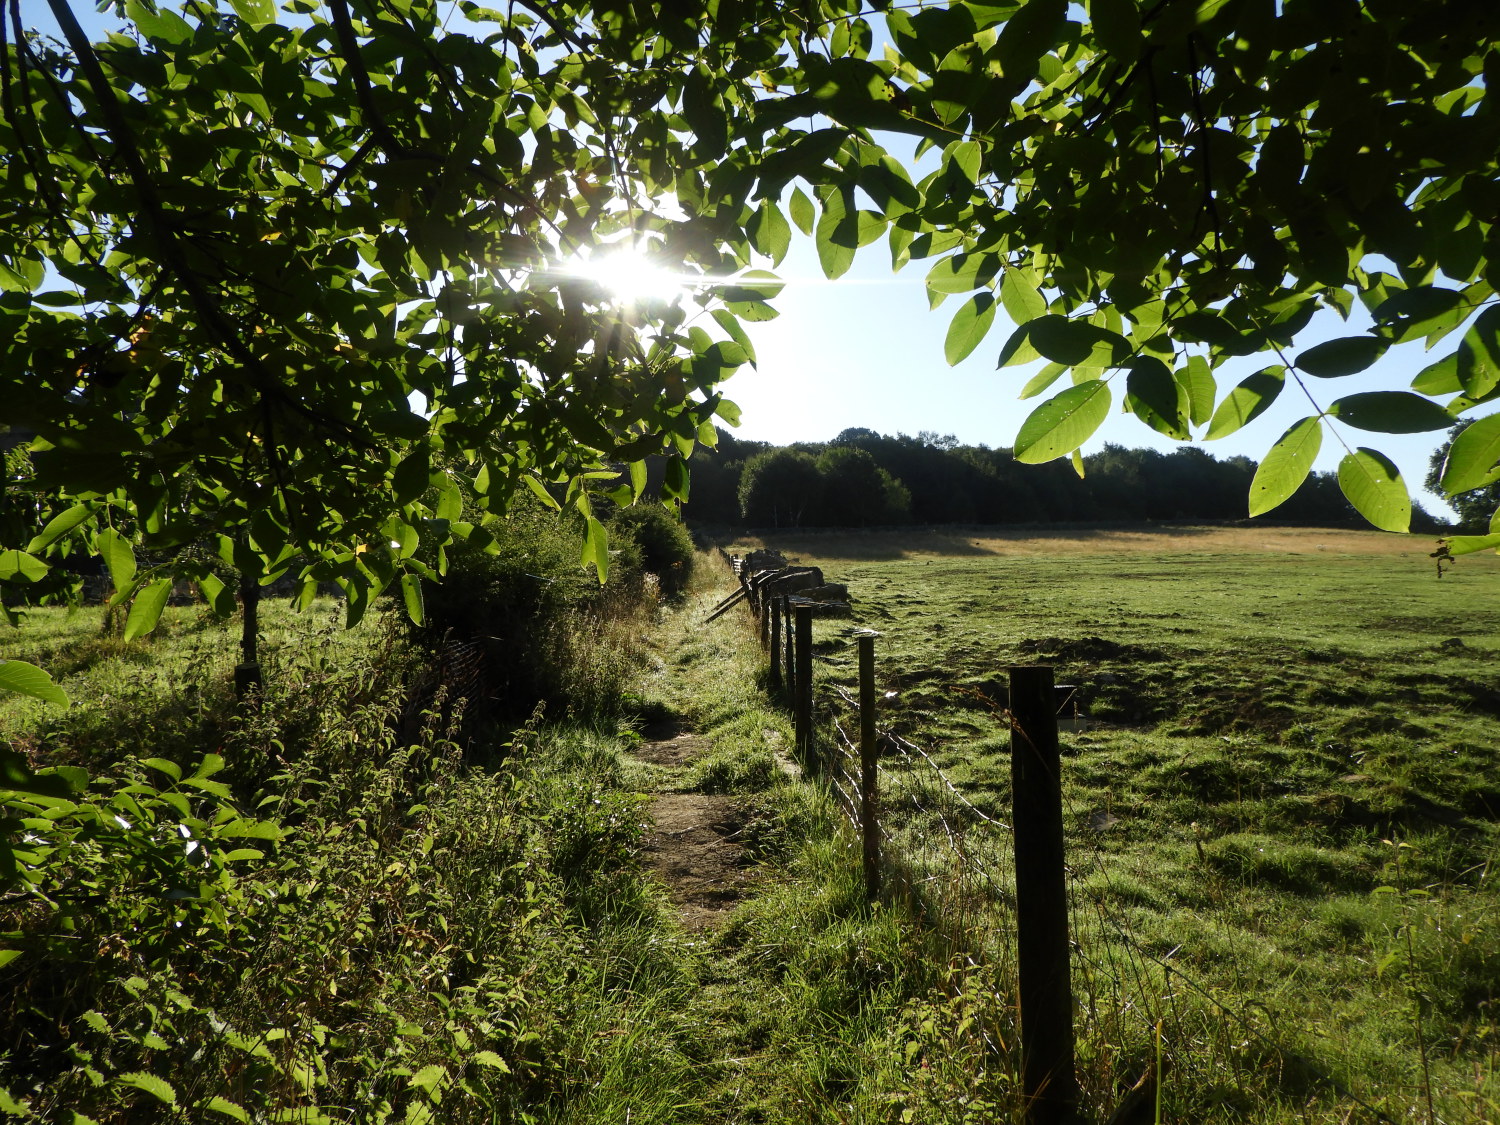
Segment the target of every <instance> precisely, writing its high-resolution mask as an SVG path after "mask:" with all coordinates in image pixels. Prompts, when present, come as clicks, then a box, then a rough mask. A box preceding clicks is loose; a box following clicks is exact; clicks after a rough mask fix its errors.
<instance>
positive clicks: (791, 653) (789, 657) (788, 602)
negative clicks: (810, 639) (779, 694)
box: [781, 597, 797, 698]
mask: <svg viewBox="0 0 1500 1125" xmlns="http://www.w3.org/2000/svg"><path fill="white" fill-rule="evenodd" d="M781 637H782V641H783V642H784V643H785V645H786V692H787V697H788V698H790V697H791V696H792V695H793V694H794V693H795V692H796V689H797V663H796V656H797V654H796V647H797V646H796V645H795V644H794V643H793V640H792V599H791V598H790V597H783V598H782V599H781Z"/></svg>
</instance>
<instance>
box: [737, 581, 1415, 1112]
mask: <svg viewBox="0 0 1500 1125" xmlns="http://www.w3.org/2000/svg"><path fill="white" fill-rule="evenodd" d="M726 558H729V557H728V556H726ZM778 560H779V556H777V557H773V558H772V559H770V560H760V563H761V565H762V566H764V565H766V563H767V562H768V561H769V562H770V563H775V562H777V561H778ZM729 561H730V564H731V566H733V567H734V570H735V573H736V575H737V577H738V578H739V579H740V585H741V588H740V591H739V592H737V594H736V595H733V596H732V598H731V600H732V601H733V602H735V603H737V602H739V601H744V602H745V603H746V604H747V605H748V606H749V608H750V610H751V612H752V614H753V615H754V618H755V622H756V627H757V630H758V632H759V635H760V638H761V642H762V644H763V646H765V647H766V649H767V655H768V660H769V664H770V668H771V671H772V675H771V682H772V686H773V688H774V689H778V690H780V691H781V693H782V695H783V697H784V698H785V699H786V700H787V701H788V702H789V703H790V705H791V709H792V712H793V716H794V721H795V723H796V725H797V728H798V729H797V745H798V748H799V751H800V752H801V755H802V758H803V768H804V771H805V773H806V775H807V776H808V777H809V778H810V779H815V780H817V781H818V782H820V783H823V784H825V785H826V786H827V789H828V792H829V794H830V796H831V797H832V798H833V800H834V803H835V804H836V805H837V807H838V808H839V810H840V811H841V812H842V814H843V816H844V817H845V818H846V819H847V821H848V823H849V825H850V827H851V829H852V830H853V831H854V832H855V833H856V834H858V835H860V836H862V837H863V838H864V839H865V855H866V861H867V863H868V862H869V857H870V856H871V855H872V854H873V855H874V856H875V857H876V862H877V863H878V865H879V879H878V882H879V883H880V884H883V888H884V889H883V893H886V894H900V895H903V896H906V897H907V898H908V899H909V900H910V901H911V902H912V903H913V904H914V905H916V906H917V907H918V908H919V909H921V910H922V912H923V913H924V914H925V915H927V916H928V917H929V919H931V920H932V921H934V922H935V923H936V926H937V928H938V929H939V930H941V931H943V932H945V933H946V934H947V935H948V936H949V937H950V939H951V940H952V942H953V943H954V946H955V947H965V948H967V949H969V950H971V951H972V952H973V953H975V954H977V955H979V956H981V957H983V958H985V959H987V960H990V961H992V962H995V963H999V964H1002V965H1010V964H1011V963H1013V962H1016V961H1017V960H1018V959H1019V958H1018V956H1017V951H1016V941H1015V938H1016V936H1017V935H1018V933H1019V932H1020V930H1021V928H1022V926H1023V925H1024V924H1025V921H1024V913H1025V904H1024V903H1022V902H1018V895H1017V890H1018V888H1017V873H1018V869H1019V870H1020V871H1021V872H1022V877H1023V878H1024V874H1025V868H1026V867H1027V866H1028V857H1027V856H1026V854H1025V850H1024V845H1023V847H1022V849H1021V851H1020V852H1018V848H1017V839H1016V827H1015V825H1014V824H1013V823H1012V821H1013V820H1014V819H1015V817H1014V816H1013V817H1012V818H1011V820H1007V819H1005V818H1003V817H1002V816H1001V815H998V813H997V812H995V811H994V810H990V811H986V810H985V809H984V808H981V807H979V805H978V804H976V803H975V801H974V800H972V799H971V798H970V796H969V795H968V794H966V793H965V792H964V791H963V789H962V788H961V787H960V786H959V785H958V784H956V783H955V782H954V780H953V779H952V778H951V777H950V776H949V775H948V773H947V772H946V771H945V770H944V769H943V768H942V767H941V766H940V765H939V763H938V761H937V760H936V758H935V756H934V755H935V754H937V753H938V751H937V750H936V749H934V748H930V747H927V748H924V747H923V746H921V745H919V744H918V743H916V742H914V741H913V740H912V739H910V738H908V737H905V736H904V735H902V734H900V733H898V732H896V731H895V730H893V729H891V728H890V727H889V726H888V725H882V724H880V723H878V722H870V721H869V720H868V719H866V717H865V716H864V715H863V714H862V712H863V709H864V707H863V704H862V700H861V698H860V697H859V696H857V695H856V694H855V693H854V692H852V691H850V690H849V688H847V687H846V686H844V685H842V684H839V683H836V682H826V681H825V682H823V683H819V684H816V685H815V684H814V683H813V678H814V677H813V675H812V669H813V668H814V666H815V664H817V663H822V662H821V661H817V660H815V658H814V654H813V653H812V652H811V643H810V641H811V628H810V625H811V617H812V616H813V615H814V614H815V613H829V612H835V613H838V612H847V609H848V607H847V605H841V606H840V605H834V606H830V605H829V604H828V603H826V602H819V601H815V600H811V599H806V598H800V597H798V596H797V594H796V593H795V592H792V593H784V592H780V591H778V590H777V587H776V585H775V582H776V579H775V577H774V573H773V574H772V576H770V577H768V576H767V575H768V572H767V571H766V570H760V571H755V570H753V569H752V568H751V566H750V565H749V564H747V562H746V560H740V559H732V558H730V559H729ZM781 561H782V562H783V564H784V560H781ZM776 569H777V568H776V567H774V566H773V567H772V572H774V571H775V570H776ZM818 577H819V580H820V581H821V575H819V576H818ZM799 618H800V625H801V626H802V627H801V628H799V627H798V626H799ZM874 636H875V634H872V633H869V632H868V631H866V632H865V633H864V635H863V636H862V637H861V641H862V642H863V643H871V642H872V641H873V638H874ZM804 650H805V651H804ZM824 666H825V667H826V664H825V665H824ZM868 674H869V672H868V670H867V669H865V668H862V676H863V675H868ZM1049 683H1050V677H1049ZM861 687H862V693H861V694H863V695H864V696H865V701H866V702H867V703H870V704H873V703H874V697H873V684H872V683H866V684H862V685H861ZM987 702H989V703H990V705H991V706H992V707H993V709H994V710H995V711H996V712H997V713H998V714H999V715H1000V716H1001V717H1002V718H1003V719H1004V720H1005V721H1006V722H1007V724H1008V725H1010V726H1011V728H1012V731H1013V733H1014V732H1015V730H1016V718H1015V715H1014V714H1013V713H1012V711H1011V710H1010V708H1009V707H1008V706H1001V705H1000V704H998V703H995V702H994V701H992V700H987ZM1051 702H1052V706H1051V709H1050V710H1051V713H1052V714H1053V715H1054V716H1055V717H1062V718H1066V717H1067V716H1069V715H1070V714H1071V716H1072V717H1073V718H1074V719H1075V720H1076V717H1077V715H1078V711H1079V703H1080V701H1079V699H1078V696H1077V693H1076V689H1075V688H1073V687H1071V686H1063V687H1061V688H1058V689H1057V691H1056V694H1055V696H1053V697H1052V700H1051ZM876 706H878V704H876ZM866 723H868V725H869V727H870V728H871V729H872V732H873V736H874V742H875V745H874V747H873V753H866V752H865V748H864V747H863V746H862V744H861V743H862V738H861V726H862V725H864V724H866ZM1069 725H1076V723H1069ZM1023 737H1024V736H1023ZM1052 737H1053V739H1054V743H1055V737H1056V728H1055V724H1054V729H1053V732H1052ZM1014 753H1015V750H1014V748H1013V754H1014ZM1012 796H1013V800H1014V801H1015V802H1016V806H1015V807H1014V811H1015V812H1016V813H1017V814H1019V812H1020V808H1019V807H1018V806H1019V805H1020V804H1022V803H1024V798H1017V797H1016V796H1015V794H1014V793H1013V795H1012ZM1056 800H1057V803H1058V805H1059V809H1058V811H1059V814H1061V813H1063V812H1066V814H1067V815H1068V817H1069V818H1070V819H1071V820H1072V821H1073V822H1074V823H1085V822H1086V818H1085V817H1083V816H1082V815H1080V812H1079V810H1077V809H1075V808H1073V807H1071V805H1070V803H1069V802H1067V800H1066V798H1065V797H1064V796H1063V795H1062V792H1061V790H1060V789H1059V791H1058V796H1057V798H1056ZM872 841H873V847H872ZM1068 845H1069V851H1068V856H1067V862H1066V864H1065V865H1060V866H1061V871H1062V874H1063V878H1064V880H1065V887H1066V889H1065V892H1064V893H1065V896H1066V901H1065V911H1066V918H1067V920H1068V922H1069V923H1071V924H1070V925H1067V926H1066V928H1065V929H1064V931H1063V933H1062V938H1061V941H1062V943H1063V945H1064V947H1065V948H1064V951H1063V956H1064V957H1065V958H1066V959H1067V960H1068V961H1070V962H1071V965H1072V971H1073V973H1074V975H1075V976H1076V978H1077V984H1078V988H1077V990H1076V999H1075V997H1074V996H1068V997H1066V998H1065V1002H1066V1006H1067V1009H1068V1010H1067V1015H1066V1017H1065V1018H1066V1020H1067V1021H1068V1022H1069V1025H1070V1028H1069V1042H1068V1053H1069V1057H1068V1059H1067V1061H1066V1066H1067V1067H1068V1069H1069V1070H1071V1069H1072V1067H1073V1063H1072V1058H1071V1049H1072V1035H1073V1034H1075V1033H1076V1034H1077V1035H1079V1036H1086V1037H1087V1038H1088V1040H1089V1041H1091V1042H1095V1043H1114V1044H1120V1043H1124V1042H1137V1043H1139V1042H1142V1041H1147V1042H1154V1043H1155V1044H1156V1048H1157V1057H1156V1058H1154V1059H1148V1060H1146V1062H1145V1063H1144V1065H1142V1063H1141V1061H1140V1060H1139V1059H1136V1060H1133V1061H1132V1062H1131V1064H1130V1065H1136V1066H1139V1067H1140V1068H1141V1071H1142V1074H1141V1078H1140V1080H1139V1081H1137V1082H1136V1083H1135V1085H1134V1087H1132V1088H1131V1089H1130V1091H1129V1092H1128V1094H1127V1095H1126V1096H1125V1097H1124V1098H1123V1099H1122V1100H1121V1102H1120V1104H1119V1106H1118V1107H1117V1110H1116V1113H1115V1114H1114V1115H1113V1117H1112V1118H1111V1120H1117V1119H1118V1120H1121V1121H1123V1120H1127V1119H1128V1116H1127V1115H1128V1113H1129V1112H1130V1111H1131V1107H1132V1106H1140V1105H1143V1104H1145V1103H1147V1102H1151V1101H1154V1099H1155V1096H1156V1091H1157V1087H1158V1083H1159V1081H1160V1077H1161V1071H1162V1062H1161V1058H1160V1052H1161V1049H1162V1044H1163V1042H1164V1041H1171V1042H1175V1043H1178V1044H1183V1043H1189V1042H1201V1043H1204V1044H1205V1045H1206V1046H1207V1047H1209V1048H1211V1051H1212V1054H1213V1055H1214V1056H1215V1057H1216V1058H1220V1059H1222V1058H1227V1057H1230V1056H1233V1055H1236V1054H1238V1055H1243V1054H1245V1053H1246V1052H1247V1051H1254V1050H1260V1051H1261V1052H1262V1053H1263V1054H1264V1055H1266V1056H1267V1057H1275V1058H1280V1057H1281V1056H1282V1054H1283V1050H1284V1049H1283V1047H1282V1046H1281V1044H1280V1036H1279V1035H1278V1028H1277V1027H1276V1021H1275V1019H1274V1017H1273V1015H1272V1013H1270V1012H1269V1011H1268V1010H1267V1009H1266V1008H1265V1007H1264V1006H1263V1005H1258V1004H1257V1003H1256V1002H1254V1001H1253V1000H1252V1001H1248V1002H1231V1001H1229V1000H1226V999H1225V998H1224V997H1223V996H1222V995H1221V994H1220V992H1219V990H1218V989H1216V988H1215V987H1213V986H1212V985H1209V984H1206V983H1204V982H1203V981H1201V980H1199V979H1196V978H1195V977H1194V976H1193V975H1192V974H1190V973H1189V972H1187V971H1186V969H1185V967H1184V966H1183V964H1182V963H1181V961H1180V960H1179V958H1178V954H1179V953H1180V951H1181V950H1180V947H1174V948H1169V949H1165V950H1161V949H1154V948H1152V943H1151V942H1149V941H1143V940H1141V939H1140V938H1139V937H1138V936H1137V934H1136V932H1135V927H1134V926H1133V925H1132V923H1131V920H1130V917H1129V915H1128V914H1127V913H1126V912H1125V911H1124V910H1122V909H1120V908H1119V907H1118V906H1117V905H1116V904H1118V903H1120V902H1123V901H1127V900H1128V898H1129V895H1128V893H1122V888H1121V886H1120V885H1119V882H1118V880H1117V874H1116V870H1115V866H1114V865H1113V864H1112V863H1111V862H1110V855H1109V852H1108V850H1107V847H1106V845H1105V837H1104V834H1103V832H1102V831H1093V832H1084V833H1075V835H1074V836H1073V838H1071V839H1070V840H1069V841H1068ZM871 886H872V891H873V889H874V887H875V886H876V884H875V883H872V884H871ZM1101 890H1102V892H1103V893H1100V892H1101ZM1054 936H1055V935H1054ZM1019 968H1020V969H1022V970H1023V971H1024V964H1022V965H1021V966H1019ZM1021 987H1022V992H1023V993H1024V991H1025V985H1024V983H1023V984H1022V986H1021ZM1021 1008H1022V1021H1021V1022H1022V1028H1023V1031H1024V1028H1025V1024H1026V1022H1027V1021H1026V1017H1025V1004H1024V995H1023V997H1022V1004H1021ZM1205 1013H1209V1014H1211V1018H1209V1017H1206V1016H1205ZM1033 1022H1035V1017H1033ZM1024 1053H1025V1052H1024V1049H1023V1054H1024ZM1295 1062H1296V1065H1297V1066H1298V1067H1300V1068H1301V1076H1302V1078H1303V1079H1305V1081H1306V1082H1307V1084H1308V1085H1309V1086H1310V1087H1312V1088H1314V1089H1320V1090H1322V1091H1324V1092H1325V1093H1328V1094H1332V1095H1334V1096H1336V1097H1338V1098H1340V1099H1341V1100H1342V1101H1343V1102H1344V1103H1346V1104H1347V1105H1349V1106H1350V1107H1351V1108H1353V1109H1357V1110H1359V1111H1361V1112H1362V1113H1363V1114H1365V1119H1366V1120H1369V1121H1374V1122H1381V1123H1393V1122H1394V1121H1395V1118H1393V1117H1392V1116H1390V1115H1389V1114H1388V1113H1386V1112H1385V1110H1384V1109H1382V1108H1381V1106H1380V1105H1377V1104H1375V1103H1374V1102H1372V1101H1371V1100H1369V1099H1367V1098H1365V1097H1362V1096H1361V1095H1360V1094H1358V1093H1357V1092H1356V1091H1354V1090H1352V1089H1350V1088H1349V1086H1348V1085H1347V1084H1346V1083H1345V1082H1343V1081H1342V1080H1340V1079H1339V1077H1338V1076H1337V1075H1334V1074H1332V1073H1329V1072H1327V1071H1326V1070H1322V1069H1319V1068H1317V1067H1316V1066H1314V1065H1311V1064H1310V1063H1309V1061H1308V1060H1306V1059H1298V1060H1295ZM1279 1065H1288V1064H1286V1063H1285V1062H1283V1063H1281V1064H1279ZM1055 1080H1056V1075H1052V1074H1047V1075H1043V1076H1041V1077H1040V1078H1039V1079H1038V1080H1037V1082H1036V1083H1035V1084H1033V1083H1028V1084H1027V1085H1028V1086H1029V1087H1030V1090H1029V1097H1030V1098H1031V1104H1032V1105H1033V1107H1034V1108H1036V1107H1040V1109H1041V1112H1040V1113H1033V1114H1030V1115H1028V1118H1027V1120H1028V1122H1029V1123H1040V1122H1044V1121H1048V1120H1061V1117H1058V1116H1055V1115H1054V1116H1050V1117H1049V1116H1048V1113H1049V1112H1050V1111H1049V1109H1048V1107H1047V1106H1046V1105H1044V1104H1042V1103H1043V1102H1044V1101H1045V1099H1044V1098H1039V1097H1038V1096H1037V1087H1038V1086H1040V1087H1041V1089H1042V1090H1043V1091H1045V1089H1046V1087H1047V1084H1048V1083H1051V1082H1055ZM1063 1093H1064V1095H1066V1094H1067V1090H1066V1088H1065V1089H1064V1090H1063ZM1068 1104H1071V1103H1068ZM1066 1108H1067V1106H1066V1105H1063V1104H1062V1103H1059V1106H1058V1110H1059V1112H1061V1111H1062V1110H1064V1109H1066ZM1148 1119H1149V1118H1148Z"/></svg>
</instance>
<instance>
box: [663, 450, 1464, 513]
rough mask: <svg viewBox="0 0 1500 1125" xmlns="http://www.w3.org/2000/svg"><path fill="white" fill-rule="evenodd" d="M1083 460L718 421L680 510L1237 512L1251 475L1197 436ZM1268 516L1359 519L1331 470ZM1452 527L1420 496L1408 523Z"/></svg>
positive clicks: (1244, 464)
mask: <svg viewBox="0 0 1500 1125" xmlns="http://www.w3.org/2000/svg"><path fill="white" fill-rule="evenodd" d="M1083 464H1084V475H1083V477H1081V478H1080V477H1079V476H1078V474H1077V473H1076V472H1075V471H1074V470H1073V467H1072V466H1071V465H1070V464H1068V463H1067V462H1063V461H1056V462H1052V463H1049V464H1046V465H1023V464H1021V463H1020V462H1018V461H1017V460H1016V459H1015V458H1014V457H1013V456H1012V455H1011V451H1010V450H1009V449H991V448H990V447H988V446H984V445H960V444H959V442H958V439H957V438H955V437H953V436H951V435H947V436H939V435H938V434H935V433H932V432H930V431H923V432H921V433H919V434H917V436H916V437H911V436H909V435H907V434H899V433H898V434H896V435H895V436H894V437H890V436H887V435H885V434H878V433H876V432H875V431H874V430H866V429H848V430H845V431H843V433H841V434H839V435H838V437H836V438H834V439H833V440H832V441H830V442H826V443H806V442H799V443H797V444H796V445H790V446H774V445H770V444H768V443H766V442H759V441H742V440H740V439H738V438H736V437H734V436H733V435H732V434H728V433H725V432H724V431H722V430H721V431H720V432H719V444H718V447H717V448H716V449H709V448H706V447H700V448H699V449H698V450H697V451H695V453H694V454H693V458H692V463H691V468H692V490H691V494H690V499H689V502H688V504H687V506H686V509H685V514H686V515H687V517H688V519H690V520H692V521H693V522H695V523H700V524H730V525H739V526H749V527H872V526H881V525H888V524H903V523H918V524H946V523H959V524H970V523H972V524H1003V523H1068V522H1089V521H1140V520H1235V519H1243V518H1245V514H1246V503H1247V496H1248V495H1249V491H1250V481H1251V478H1252V477H1253V476H1254V475H1255V462H1254V461H1251V460H1250V459H1249V458H1248V457H1229V458H1226V459H1224V460H1220V459H1218V458H1216V457H1214V456H1212V455H1211V454H1209V453H1206V452H1204V451H1203V449H1202V448H1201V447H1199V446H1194V445H1185V446H1182V447H1181V448H1179V449H1176V450H1173V451H1172V452H1171V453H1161V452H1158V451H1157V450H1154V449H1126V448H1124V447H1123V446H1119V445H1106V446H1105V447H1104V448H1103V449H1102V450H1101V451H1100V452H1098V453H1094V454H1090V455H1088V456H1086V457H1084V459H1083ZM1273 518H1274V519H1275V520H1276V521H1278V522H1280V521H1286V522H1293V523H1309V524H1329V525H1337V524H1344V523H1348V524H1353V525H1358V526H1363V521H1362V520H1361V519H1360V517H1359V515H1358V514H1357V513H1356V512H1355V511H1354V509H1353V508H1352V507H1350V505H1349V502H1348V501H1347V500H1345V499H1344V496H1343V493H1342V492H1340V491H1339V486H1338V480H1337V479H1336V478H1335V476H1334V474H1332V473H1314V474H1313V475H1312V476H1310V477H1309V478H1308V480H1307V482H1306V483H1305V484H1303V486H1302V487H1301V488H1300V489H1299V490H1298V491H1297V493H1296V494H1295V495H1294V496H1293V497H1292V498H1291V499H1290V500H1288V501H1287V502H1286V503H1285V504H1283V505H1282V506H1281V507H1279V508H1277V509H1276V511H1275V513H1274V517H1273ZM1445 527H1446V525H1445V524H1444V523H1442V522H1441V521H1439V520H1437V519H1435V518H1434V517H1432V516H1430V515H1429V514H1428V513H1427V512H1425V511H1422V510H1421V509H1420V507H1418V506H1416V505H1413V517H1412V530H1413V531H1440V530H1443V529H1444V528H1445Z"/></svg>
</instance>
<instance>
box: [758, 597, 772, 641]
mask: <svg viewBox="0 0 1500 1125" xmlns="http://www.w3.org/2000/svg"><path fill="white" fill-rule="evenodd" d="M771 602H772V599H771V598H768V597H766V596H765V595H764V594H762V595H761V598H760V605H759V606H757V607H756V610H755V623H756V625H758V626H759V627H760V647H761V648H770V647H771V613H772V608H771Z"/></svg>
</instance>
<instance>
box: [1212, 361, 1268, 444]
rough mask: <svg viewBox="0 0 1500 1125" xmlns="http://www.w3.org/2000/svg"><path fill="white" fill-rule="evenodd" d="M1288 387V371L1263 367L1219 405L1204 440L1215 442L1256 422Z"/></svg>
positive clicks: (1225, 397)
mask: <svg viewBox="0 0 1500 1125" xmlns="http://www.w3.org/2000/svg"><path fill="white" fill-rule="evenodd" d="M1284 386H1286V368H1285V367H1281V366H1274V367H1264V368H1262V369H1261V370H1259V371H1257V372H1256V373H1255V374H1254V375H1251V376H1250V377H1248V378H1247V379H1245V380H1244V381H1243V382H1241V383H1240V385H1239V386H1237V387H1235V388H1234V390H1232V391H1230V392H1229V394H1227V395H1225V396H1224V401H1223V402H1221V403H1219V408H1218V409H1217V410H1215V411H1214V416H1213V420H1212V421H1211V422H1209V424H1208V433H1207V434H1205V435H1204V440H1205V441H1216V440H1217V439H1219V438H1221V437H1228V436H1229V435H1230V434H1232V433H1234V432H1235V431H1236V430H1238V429H1240V428H1242V427H1243V426H1245V425H1248V424H1249V423H1250V422H1253V421H1255V419H1257V418H1259V417H1260V416H1261V415H1262V414H1264V413H1265V412H1266V411H1267V410H1269V409H1270V407H1271V404H1272V403H1273V402H1275V401H1276V396H1277V395H1279V394H1281V388H1282V387H1284Z"/></svg>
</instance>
